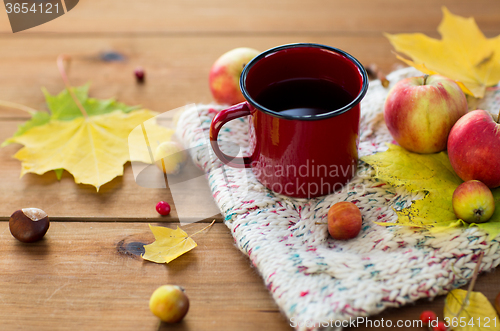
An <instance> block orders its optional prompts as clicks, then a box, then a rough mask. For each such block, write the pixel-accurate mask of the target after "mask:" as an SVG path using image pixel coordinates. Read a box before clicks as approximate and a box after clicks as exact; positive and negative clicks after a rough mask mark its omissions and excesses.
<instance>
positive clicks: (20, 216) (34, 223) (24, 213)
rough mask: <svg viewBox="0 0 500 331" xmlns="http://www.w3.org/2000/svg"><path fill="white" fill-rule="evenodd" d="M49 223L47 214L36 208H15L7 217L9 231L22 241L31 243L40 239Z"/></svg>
mask: <svg viewBox="0 0 500 331" xmlns="http://www.w3.org/2000/svg"><path fill="white" fill-rule="evenodd" d="M49 225H50V221H49V216H48V215H47V213H46V212H44V211H43V210H41V209H38V208H23V209H20V210H16V211H15V212H14V213H13V214H12V215H11V216H10V219H9V229H10V233H12V235H13V236H14V238H16V239H17V240H19V241H21V242H23V243H32V242H35V241H39V240H40V239H42V238H43V236H44V235H45V233H47V230H48V229H49Z"/></svg>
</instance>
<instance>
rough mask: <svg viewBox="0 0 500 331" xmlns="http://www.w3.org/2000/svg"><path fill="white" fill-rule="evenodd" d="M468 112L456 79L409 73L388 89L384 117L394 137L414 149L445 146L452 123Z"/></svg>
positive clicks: (435, 149)
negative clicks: (413, 75)
mask: <svg viewBox="0 0 500 331" xmlns="http://www.w3.org/2000/svg"><path fill="white" fill-rule="evenodd" d="M466 112H467V100H466V98H465V95H464V93H463V92H462V90H461V89H460V87H459V86H458V85H457V83H455V82H454V81H453V80H451V79H449V78H446V77H443V76H439V75H432V76H428V75H425V76H421V77H410V78H406V79H403V80H401V81H399V82H398V83H397V84H396V85H395V86H394V87H393V88H392V89H391V91H389V94H388V96H387V99H386V101H385V106H384V118H385V122H386V124H387V128H388V129H389V132H390V133H391V135H392V136H393V138H394V139H395V140H396V141H397V142H398V143H399V145H401V146H402V147H404V148H405V149H407V150H409V151H411V152H415V153H436V152H440V151H443V150H445V149H446V142H447V139H448V134H449V133H450V130H451V128H452V127H453V124H455V122H456V121H457V120H458V119H459V118H460V117H462V116H463V115H465V113H466Z"/></svg>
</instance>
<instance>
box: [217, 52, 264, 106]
mask: <svg viewBox="0 0 500 331" xmlns="http://www.w3.org/2000/svg"><path fill="white" fill-rule="evenodd" d="M258 54H259V51H256V50H255V49H252V48H248V47H239V48H235V49H233V50H230V51H229V52H227V53H224V54H222V55H221V57H219V58H218V59H217V61H215V63H214V64H213V65H212V69H210V75H209V78H208V81H209V85H210V91H212V96H213V97H214V100H215V101H216V102H218V103H221V104H227V105H234V104H237V103H239V102H242V101H244V100H245V99H244V98H243V94H242V93H241V90H240V83H239V82H240V75H241V72H242V71H243V68H244V67H245V65H246V64H247V63H248V62H250V60H251V59H253V58H254V57H255V56H257V55H258Z"/></svg>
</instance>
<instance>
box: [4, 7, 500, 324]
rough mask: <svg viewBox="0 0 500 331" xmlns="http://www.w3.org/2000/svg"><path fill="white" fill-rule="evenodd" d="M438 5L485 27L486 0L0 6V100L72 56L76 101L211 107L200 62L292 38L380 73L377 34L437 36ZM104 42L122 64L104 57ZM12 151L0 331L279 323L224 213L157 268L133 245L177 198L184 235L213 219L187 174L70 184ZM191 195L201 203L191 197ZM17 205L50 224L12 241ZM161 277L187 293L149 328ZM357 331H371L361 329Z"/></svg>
mask: <svg viewBox="0 0 500 331" xmlns="http://www.w3.org/2000/svg"><path fill="white" fill-rule="evenodd" d="M443 5H444V6H446V7H448V8H449V10H450V11H451V12H452V13H455V14H459V15H462V16H474V17H475V19H476V21H477V23H478V25H479V27H480V28H481V29H482V31H484V32H485V34H486V35H487V36H488V37H493V36H496V35H498V34H500V2H498V1H488V0H478V1H474V2H472V1H469V0H444V1H440V2H436V1H434V0H422V1H418V2H415V1H414V0H405V1H399V0H373V1H368V0H359V1H351V0H310V1H302V0H253V1H250V0H241V1H234V0H232V1H229V0H211V1H206V0H172V1H157V0H141V1H136V0H106V1H102V0H81V1H80V3H79V4H78V5H77V6H76V7H75V9H73V10H72V11H71V12H69V13H68V14H66V15H64V16H62V17H60V18H58V19H56V20H53V21H51V22H48V23H46V24H43V25H41V26H38V27H35V28H33V29H30V30H27V31H23V32H20V33H16V34H12V33H11V29H10V26H9V22H8V18H7V15H6V13H5V11H4V10H3V6H2V8H1V10H0V43H1V45H2V46H1V48H0V77H1V79H0V100H6V101H10V102H16V103H19V104H23V105H26V106H29V107H32V108H35V109H39V110H46V106H45V104H44V98H43V94H42V92H41V90H40V88H41V87H42V86H43V87H45V88H47V90H48V91H49V92H51V93H53V94H55V93H58V92H59V91H61V90H62V89H63V87H64V84H63V82H62V80H61V78H60V76H59V73H58V71H57V68H56V64H55V61H56V57H57V56H58V55H59V54H62V53H65V54H68V55H70V56H71V58H72V61H71V64H70V66H69V69H68V73H69V77H70V80H71V82H72V84H73V85H75V86H76V85H81V84H85V83H87V82H91V83H92V85H91V90H90V94H91V96H93V97H97V98H110V97H115V98H117V99H118V100H119V101H121V102H124V103H127V104H130V105H136V104H140V105H142V106H144V107H146V108H149V109H152V110H156V111H158V112H162V113H163V112H168V111H170V110H172V109H175V108H177V107H181V106H184V105H186V104H189V103H210V102H212V99H211V95H210V91H209V88H208V72H209V70H210V67H211V65H212V64H213V62H214V61H215V60H216V59H217V58H218V57H219V56H220V55H221V54H222V53H224V52H226V51H228V50H230V49H232V48H235V47H240V46H247V47H253V48H256V49H258V50H265V49H268V48H271V47H274V46H277V45H280V44H286V43H292V42H316V43H322V44H327V45H331V46H334V47H338V48H341V49H344V50H346V51H347V52H349V53H351V54H352V55H354V56H355V57H356V58H358V59H359V60H360V61H361V62H362V63H363V64H365V65H367V64H370V63H376V64H377V65H378V66H379V67H380V68H381V69H382V70H384V71H385V72H390V71H391V70H393V69H394V68H395V67H396V66H398V65H401V64H400V63H399V62H398V60H397V59H396V58H395V56H394V54H393V53H392V46H391V45H390V44H389V42H388V41H387V39H386V38H385V37H384V36H383V33H384V32H389V33H401V32H423V33H426V34H428V35H431V36H433V37H439V35H438V33H437V31H436V28H437V26H438V24H439V22H440V21H441V18H442V11H441V6H443ZM107 52H117V53H119V54H121V55H122V56H123V57H124V60H123V61H118V62H105V61H103V60H102V54H104V53H107ZM137 66H143V67H144V68H145V71H146V82H145V84H143V85H139V84H137V83H136V81H135V78H134V75H133V70H134V69H135V68H136V67H137ZM168 114H172V112H170V113H168ZM27 118H29V116H28V114H26V113H24V112H22V111H19V110H16V109H8V108H4V107H2V108H0V141H3V140H4V139H6V138H7V137H9V136H11V135H12V134H13V133H14V132H15V130H16V126H17V125H18V124H20V123H22V122H23V121H25V120H26V119H27ZM18 149H19V146H17V145H10V146H7V147H4V148H1V149H0V201H1V202H2V203H0V252H2V254H1V255H0V330H6V331H11V330H16V331H17V330H41V331H45V330H46V331H53V330H97V331H99V330H103V331H104V330H106V331H107V330H120V331H121V330H134V331H135V330H184V331H185V330H190V331H195V330H196V331H198V330H202V331H211V330H214V331H215V330H217V331H219V330H223V331H233V330H248V331H251V330H273V331H274V330H277V331H280V330H291V328H290V326H289V324H290V321H288V320H287V319H286V318H285V317H284V315H282V314H281V313H280V311H279V309H278V307H277V306H276V304H275V303H274V301H273V300H272V298H271V296H270V294H269V292H268V290H267V289H266V288H265V286H264V283H263V281H262V279H261V278H260V276H259V275H258V273H257V271H256V270H255V269H254V268H253V267H252V266H251V264H250V261H249V260H248V259H247V258H246V257H245V256H244V255H243V254H242V253H240V252H239V251H238V250H237V249H236V248H235V246H234V244H233V238H232V236H231V234H230V233H229V230H228V229H227V228H226V226H225V225H224V224H221V223H216V224H215V225H214V226H213V227H212V228H211V229H210V230H209V231H207V232H205V233H201V234H199V235H197V236H196V237H195V238H194V239H195V241H196V242H197V243H198V247H197V248H195V249H194V250H193V251H191V252H189V253H187V254H185V255H183V256H181V257H180V258H178V259H177V260H175V261H173V262H171V263H170V264H169V265H157V264H153V263H149V262H144V261H142V260H141V258H139V257H138V256H137V255H136V254H138V252H139V250H140V247H141V244H140V243H148V242H151V241H152V240H153V237H152V235H151V233H150V231H149V229H148V227H147V224H146V223H149V222H158V223H159V222H161V223H164V224H165V225H167V226H170V227H175V226H176V225H177V222H178V218H179V215H180V214H181V213H180V212H179V211H178V210H177V209H178V208H177V205H178V206H179V210H180V209H181V208H180V206H181V205H183V206H184V207H185V206H187V207H188V212H187V214H185V216H187V219H188V220H189V221H191V222H194V221H199V220H203V221H202V222H203V223H205V224H200V223H196V224H189V225H186V226H185V227H184V228H185V230H186V231H187V232H188V233H193V232H195V231H196V230H199V229H201V227H202V226H204V225H206V222H208V221H211V220H212V219H213V217H215V218H216V219H217V221H218V222H221V216H220V214H219V215H215V216H214V214H215V213H211V211H213V209H212V208H213V201H212V199H211V197H210V193H209V192H208V186H207V185H206V184H203V182H202V184H199V185H198V186H196V187H188V186H187V185H186V187H184V188H183V187H182V185H181V190H180V191H177V193H176V194H172V193H171V191H170V190H169V189H152V188H147V187H141V186H140V185H138V184H137V183H136V181H135V180H134V176H133V173H132V169H131V167H130V165H127V166H126V167H125V173H124V176H122V177H119V178H117V179H115V180H113V181H112V182H111V183H109V184H106V185H104V186H103V187H102V188H101V190H100V191H99V193H97V192H96V191H95V189H94V188H93V187H90V186H84V185H76V184H75V183H74V181H73V178H72V177H71V176H70V175H69V174H68V173H65V174H64V175H63V178H62V180H61V181H57V180H56V178H55V175H54V174H53V173H47V174H45V175H43V176H37V175H30V174H28V175H26V176H24V177H23V178H19V173H20V162H19V161H17V160H15V159H13V158H12V156H13V155H14V154H15V152H16V151H17V150H18ZM186 169H187V173H188V174H192V173H194V171H195V170H194V168H186ZM201 178H202V179H203V177H201ZM153 180H155V179H154V178H153ZM158 180H159V179H158ZM201 190H205V198H204V200H200V199H199V198H193V192H194V191H201ZM174 195H176V196H177V197H178V199H177V202H178V203H175V201H174ZM159 200H166V201H168V202H169V203H171V204H172V205H173V207H174V208H173V210H172V213H171V215H170V216H168V217H160V216H158V214H157V213H156V211H155V210H154V206H155V204H156V203H157V202H158V201H159ZM210 204H212V207H210V206H209V205H210ZM24 207H38V208H42V209H44V210H46V211H47V213H48V214H49V216H50V217H51V219H52V224H51V227H50V229H49V232H48V234H47V236H46V238H45V239H44V240H43V241H41V242H39V243H36V244H33V245H25V244H21V243H19V242H17V241H16V240H15V239H13V237H12V236H11V235H10V232H9V229H8V222H6V220H8V218H9V216H10V214H11V213H12V212H13V211H15V210H16V209H19V208H24ZM499 279H500V278H499V277H498V271H497V270H495V271H493V272H491V273H489V274H486V275H481V276H480V277H479V279H478V283H477V284H476V290H478V291H481V292H483V293H484V294H485V295H486V296H487V297H488V299H490V300H491V301H492V300H493V299H494V297H495V296H496V294H497V293H498V292H499V291H500V281H499ZM166 283H175V284H178V285H181V286H184V287H185V288H186V291H187V293H188V295H189V298H190V300H191V309H190V312H189V314H188V315H187V317H186V319H185V320H184V321H183V322H182V323H180V324H177V325H173V326H170V325H165V324H160V325H158V320H157V319H156V318H155V317H154V316H153V315H152V314H151V313H150V312H149V309H148V300H149V297H150V295H151V293H152V292H153V291H154V289H155V288H156V287H158V286H160V285H163V284H166ZM443 302H444V297H439V298H436V299H435V300H433V301H428V300H420V301H419V302H417V303H416V304H415V305H409V306H407V307H403V308H399V309H388V310H386V311H384V312H383V313H382V314H380V315H378V316H373V317H371V319H372V320H373V321H375V320H379V321H381V320H382V319H384V320H386V321H387V320H391V321H392V323H393V325H396V323H397V321H398V320H402V321H413V320H416V319H418V316H419V315H420V313H421V312H422V311H423V310H428V309H431V310H434V311H435V312H436V313H438V316H439V317H441V318H442V310H443ZM349 329H351V328H349ZM358 329H360V330H372V331H375V330H380V328H378V327H375V326H372V327H369V326H368V327H367V325H366V324H363V325H361V327H360V328H358ZM405 329H406V328H405ZM407 329H409V330H421V328H418V327H413V328H407Z"/></svg>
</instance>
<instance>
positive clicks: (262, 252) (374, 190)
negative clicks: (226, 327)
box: [178, 68, 500, 330]
mask: <svg viewBox="0 0 500 331" xmlns="http://www.w3.org/2000/svg"><path fill="white" fill-rule="evenodd" d="M418 74H419V73H418V72H417V71H415V70H414V69H412V68H407V69H402V70H399V71H396V72H394V73H392V74H391V75H389V76H388V78H389V80H390V81H391V83H392V84H394V83H395V82H397V81H398V80H400V79H402V78H405V77H410V76H416V75H418ZM387 92H388V89H385V88H383V87H382V86H381V85H380V84H379V83H378V82H374V83H371V86H370V89H369V91H368V94H367V95H366V97H365V99H364V100H363V102H362V106H361V109H362V118H361V128H360V144H359V152H360V154H361V155H368V154H371V153H375V152H378V151H381V150H384V149H385V148H386V146H385V143H386V142H391V141H392V138H391V136H390V134H389V132H388V131H387V129H386V127H385V124H384V121H383V115H382V107H383V104H384V100H385V97H386V94H387ZM480 106H481V105H480ZM481 107H482V108H485V109H495V110H496V109H500V91H498V89H491V90H489V91H488V93H487V96H486V97H485V98H484V100H483V105H482V106H481ZM221 108H222V107H220V106H214V105H198V106H195V107H192V108H191V109H189V110H187V111H186V112H185V113H184V114H183V115H182V116H181V118H180V120H179V124H178V134H179V137H180V138H181V139H182V141H183V142H184V144H185V145H186V146H189V147H192V146H199V147H200V148H199V149H196V150H195V151H194V152H193V154H192V157H193V160H194V161H195V163H196V164H198V166H200V167H201V168H202V169H204V170H205V172H206V173H207V179H208V184H209V185H210V188H211V190H212V193H213V197H214V200H215V201H216V203H217V204H218V206H219V208H220V209H221V211H222V213H223V215H224V217H225V224H226V225H227V226H228V227H229V229H231V233H232V235H233V237H234V239H235V243H236V245H237V246H238V248H239V249H240V250H241V251H242V252H243V253H245V254H246V255H247V256H248V257H249V259H250V261H251V263H252V264H253V265H254V266H255V267H256V268H257V269H258V270H259V272H260V273H261V275H262V278H263V280H264V282H265V284H266V286H267V288H268V289H269V291H270V292H271V293H272V296H273V298H274V299H275V300H276V303H277V304H278V305H279V307H280V308H281V310H282V311H283V312H284V313H285V314H286V316H287V317H288V318H289V319H292V318H293V321H294V322H295V323H294V325H295V328H296V329H297V330H316V329H318V326H320V325H321V324H325V323H328V322H330V321H334V320H346V319H349V318H352V317H358V316H368V315H372V314H377V313H379V312H381V311H382V310H384V309H385V308H387V307H398V306H402V305H405V304H407V303H410V302H414V301H416V300H417V299H419V298H424V297H434V296H436V295H439V294H444V293H446V292H447V291H449V290H451V289H453V288H456V287H458V286H461V285H464V284H465V283H466V282H468V279H470V277H471V276H472V273H473V269H474V267H475V262H476V261H477V256H478V254H479V252H481V251H484V252H485V255H484V258H483V261H482V265H481V270H489V269H492V268H494V267H496V266H497V265H498V264H499V263H500V249H499V243H498V238H497V240H492V241H488V240H486V235H485V233H482V232H480V231H478V230H477V228H469V229H454V230H450V231H449V232H445V233H442V234H439V235H434V236H431V235H429V233H428V232H426V231H423V230H418V229H411V228H400V227H382V226H378V225H376V224H374V223H373V221H377V222H393V221H394V220H395V218H396V216H395V213H394V210H393V208H396V209H400V208H403V207H405V206H407V205H408V204H410V203H411V200H412V199H417V198H419V197H421V195H414V196H412V195H410V194H409V193H408V192H407V191H406V190H405V189H404V188H393V187H390V186H388V185H386V184H385V183H381V182H378V181H376V180H374V179H372V178H371V176H370V175H369V169H368V168H367V167H366V165H365V164H362V163H360V165H359V167H360V170H365V173H366V175H365V176H357V177H355V178H354V179H353V180H352V181H351V182H350V183H349V185H347V186H346V187H345V189H343V190H341V191H338V192H335V193H333V194H330V195H328V196H324V197H321V198H316V199H310V200H305V199H292V198H289V197H285V196H280V195H276V194H274V193H273V192H271V191H269V190H267V189H266V188H265V187H264V186H263V185H262V184H260V183H259V182H258V181H257V180H256V179H255V177H254V176H253V174H252V172H251V170H250V169H234V168H229V167H226V166H223V165H222V164H221V163H220V162H219V161H218V160H217V159H215V158H214V157H213V154H212V153H210V151H209V150H207V148H208V145H207V143H206V142H207V137H206V136H207V132H208V128H209V126H210V121H211V119H212V117H213V116H214V115H215V113H217V111H219V110H220V109H221ZM220 138H221V144H224V142H227V143H229V144H228V147H227V148H233V149H234V148H235V146H234V143H237V144H238V145H240V146H247V145H248V124H247V122H246V121H245V120H243V121H241V120H237V121H232V122H230V123H228V124H227V125H226V126H225V128H224V130H223V131H222V132H221V137H220ZM231 143H232V145H231ZM238 152H239V149H238V148H236V149H235V150H233V153H238ZM243 152H244V148H243ZM325 152H329V151H325ZM228 153H229V152H228ZM233 155H236V154H233ZM361 173H363V172H361ZM338 201H351V202H354V203H356V205H357V206H358V207H359V208H360V210H361V211H362V214H363V227H362V230H361V233H360V235H359V236H358V237H357V238H355V239H353V240H349V241H336V240H333V239H332V238H330V237H329V236H328V232H327V225H326V222H327V220H326V215H327V212H328V209H329V208H330V206H331V205H332V204H334V203H336V202H338Z"/></svg>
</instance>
